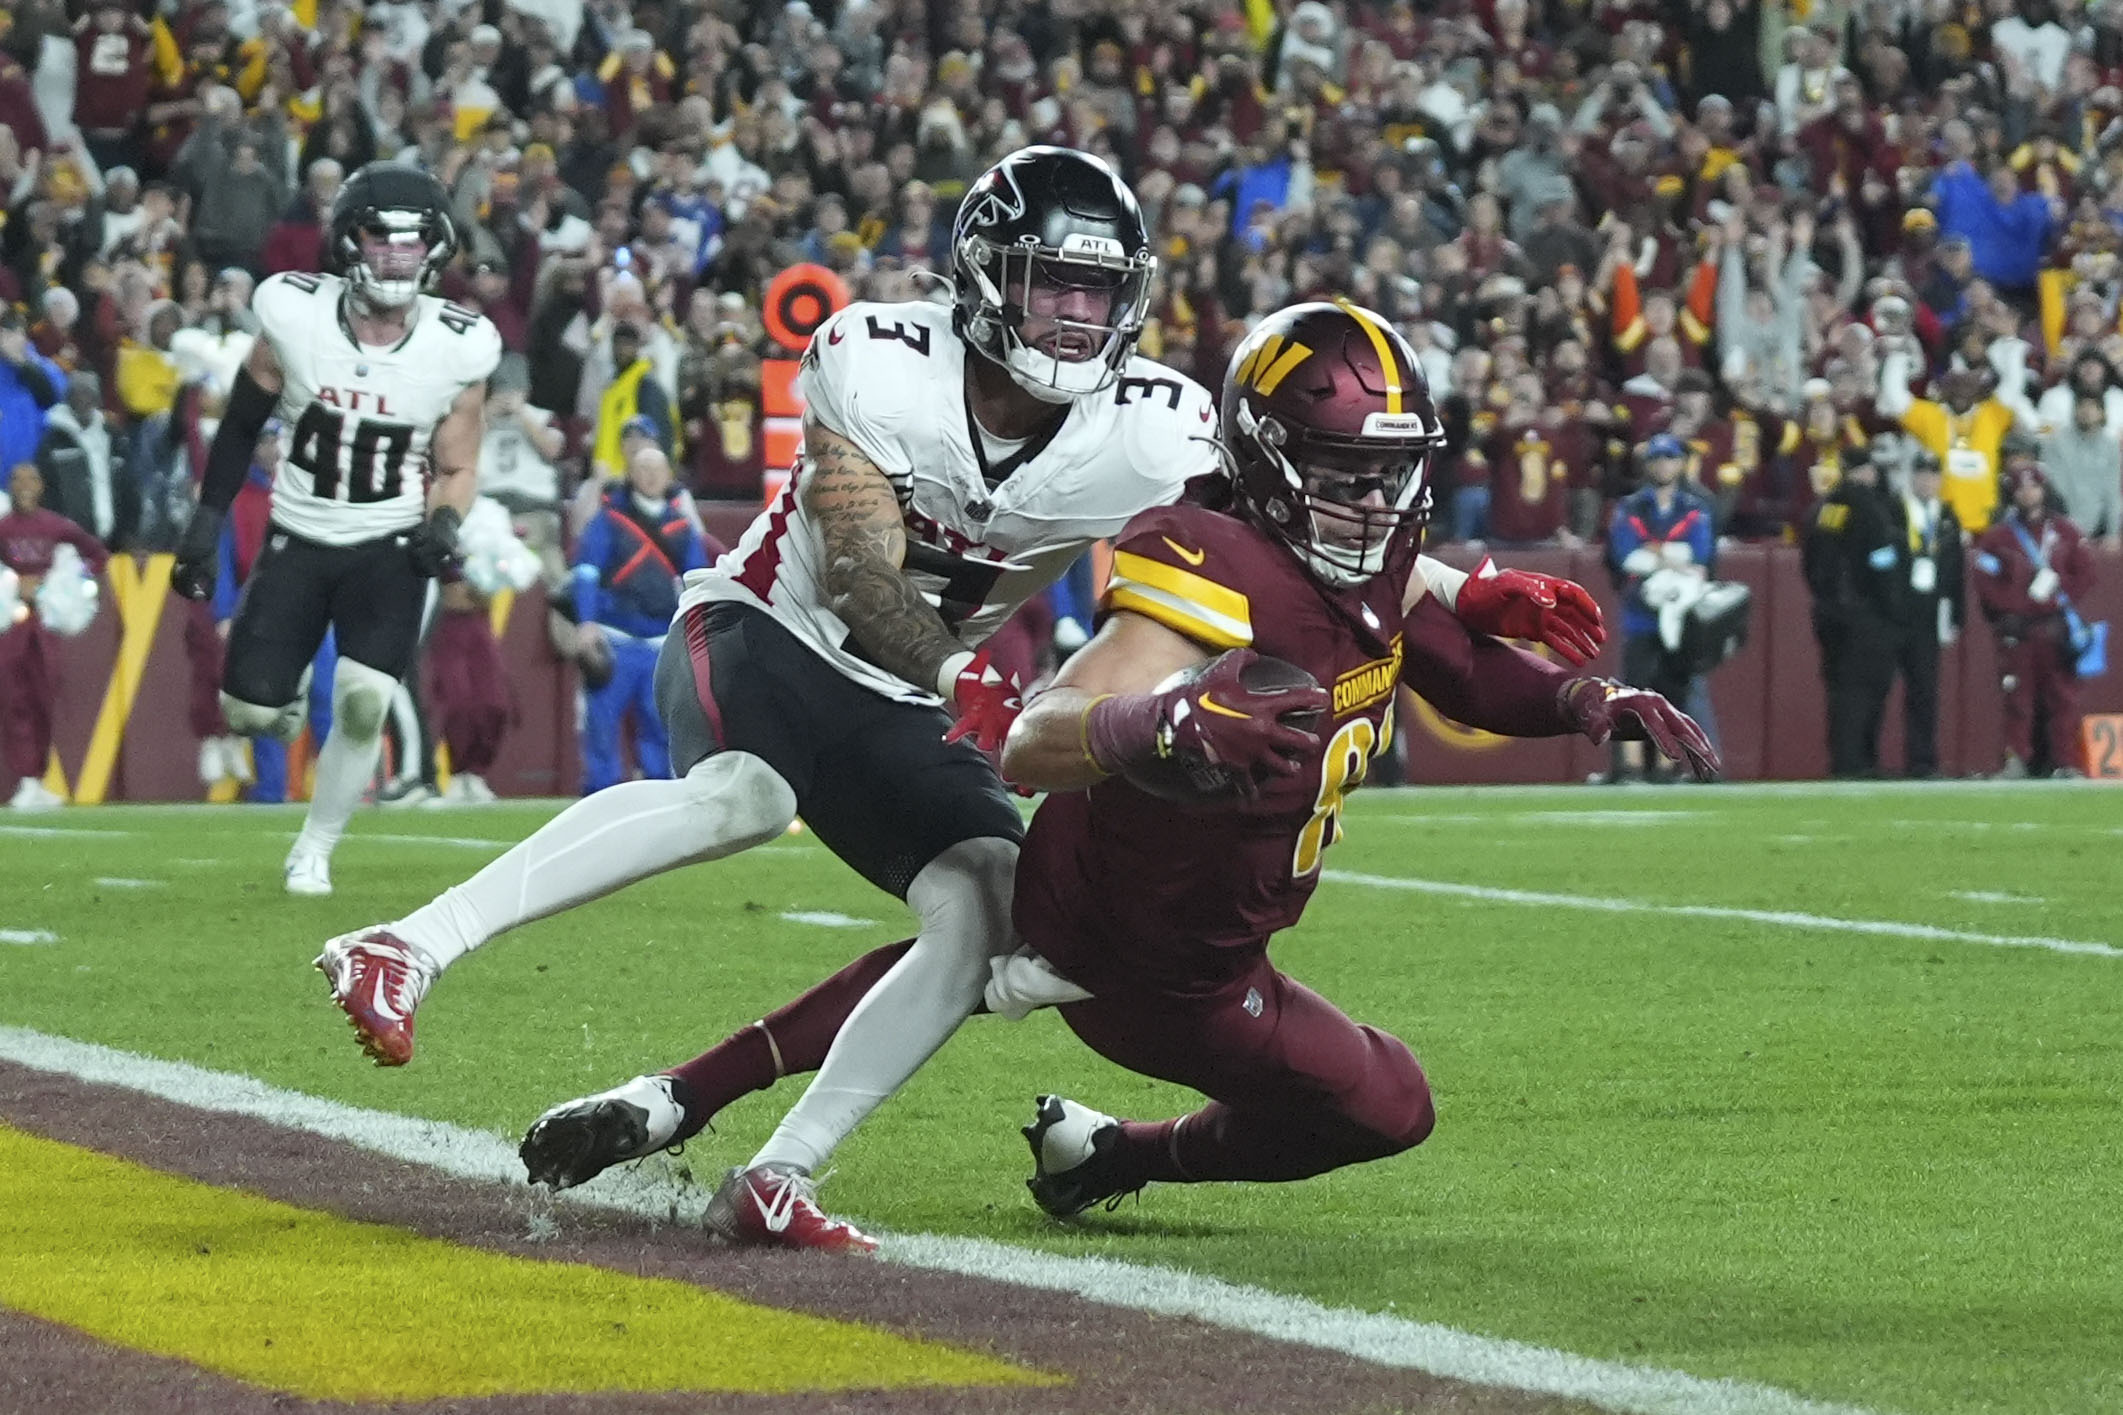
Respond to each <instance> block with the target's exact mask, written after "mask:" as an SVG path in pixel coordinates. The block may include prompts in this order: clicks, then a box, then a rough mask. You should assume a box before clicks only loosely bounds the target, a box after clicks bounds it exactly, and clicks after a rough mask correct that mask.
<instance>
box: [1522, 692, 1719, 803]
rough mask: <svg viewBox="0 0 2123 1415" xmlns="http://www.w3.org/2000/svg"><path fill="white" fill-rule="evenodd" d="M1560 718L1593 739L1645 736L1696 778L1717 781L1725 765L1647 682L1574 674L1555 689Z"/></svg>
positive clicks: (1691, 720)
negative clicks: (1631, 684)
mask: <svg viewBox="0 0 2123 1415" xmlns="http://www.w3.org/2000/svg"><path fill="white" fill-rule="evenodd" d="M1556 706H1557V708H1559V709H1560V710H1561V712H1562V714H1563V720H1564V721H1565V722H1568V723H1569V724H1570V725H1571V726H1572V727H1573V728H1575V729H1577V730H1578V731H1579V732H1582V733H1584V734H1585V736H1587V737H1589V738H1591V739H1592V741H1593V742H1594V743H1595V744H1597V743H1600V742H1604V741H1606V740H1607V739H1608V738H1609V737H1619V738H1620V739H1621V740H1623V741H1624V742H1649V743H1651V744H1652V745H1653V746H1655V747H1657V748H1658V749H1659V750H1660V751H1661V752H1664V753H1665V754H1666V755H1667V756H1669V757H1671V758H1672V759H1673V760H1675V761H1677V762H1686V763H1687V764H1688V769H1689V770H1690V771H1692V772H1694V773H1695V779H1696V780H1698V781H1715V780H1717V777H1718V770H1719V768H1720V767H1721V766H1722V765H1723V763H1721V762H1720V761H1719V760H1718V752H1717V748H1715V747H1713V746H1711V745H1710V739H1709V738H1708V737H1705V736H1704V735H1703V729H1702V728H1700V727H1698V726H1696V723H1695V719H1694V718H1692V717H1690V716H1689V715H1688V714H1687V713H1685V712H1682V711H1681V710H1680V709H1679V708H1677V707H1675V706H1674V705H1673V704H1672V703H1669V702H1667V701H1666V699H1665V698H1663V697H1661V696H1660V695H1659V694H1657V693H1654V692H1652V691H1651V690H1650V689H1648V688H1628V687H1624V686H1623V685H1622V684H1620V683H1617V682H1615V681H1614V680H1613V679H1612V678H1573V679H1571V680H1570V681H1569V682H1567V683H1565V684H1564V685H1563V686H1562V688H1561V689H1560V690H1558V692H1557V694H1556Z"/></svg>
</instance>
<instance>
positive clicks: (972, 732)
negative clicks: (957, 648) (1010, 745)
mask: <svg viewBox="0 0 2123 1415" xmlns="http://www.w3.org/2000/svg"><path fill="white" fill-rule="evenodd" d="M951 701H952V703H953V704H954V705H955V706H956V707H957V709H958V719H957V720H956V721H955V722H953V723H952V724H951V730H950V731H948V732H946V733H944V740H945V741H946V742H956V741H957V740H958V739H959V738H961V737H971V738H972V739H973V745H974V746H976V747H978V748H979V749H980V750H981V751H983V752H988V753H991V754H992V753H995V752H999V751H1001V750H1002V746H1003V738H1005V737H1007V736H1009V735H1010V724H1011V723H1013V722H1015V721H1017V715H1018V714H1019V713H1021V712H1023V711H1024V710H1025V694H1024V690H1023V689H1022V688H1020V687H1018V686H1017V675H1016V674H1014V673H1011V672H1009V671H1008V670H1006V669H1000V668H997V667H996V666H995V665H994V664H992V663H990V662H989V661H988V651H987V650H986V649H982V650H980V652H978V653H976V654H974V655H973V661H972V662H970V663H968V664H967V665H966V666H965V667H964V668H961V669H959V670H958V681H957V687H956V688H955V690H954V691H953V692H952V694H951Z"/></svg>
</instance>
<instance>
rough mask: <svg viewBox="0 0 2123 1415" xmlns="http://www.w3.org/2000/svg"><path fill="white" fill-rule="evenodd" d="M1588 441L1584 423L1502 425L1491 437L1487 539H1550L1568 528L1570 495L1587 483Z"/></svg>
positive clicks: (1589, 464)
mask: <svg viewBox="0 0 2123 1415" xmlns="http://www.w3.org/2000/svg"><path fill="white" fill-rule="evenodd" d="M1592 454H1593V441H1592V436H1591V430H1590V429H1589V428H1587V427H1586V426H1585V425H1584V424H1583V423H1564V424H1560V425H1558V426H1555V427H1542V426H1540V425H1538V424H1526V423H1519V424H1507V425H1506V426H1504V427H1501V428H1499V429H1498V430H1497V432H1496V434H1495V435H1494V436H1492V437H1491V439H1490V449H1489V538H1490V539H1491V540H1495V541H1503V542H1507V543H1516V544H1531V543H1533V542H1535V541H1545V540H1552V539H1554V537H1555V535H1556V533H1557V532H1558V531H1560V530H1562V529H1563V528H1564V527H1565V526H1566V525H1568V524H1569V520H1570V493H1571V491H1572V490H1574V489H1575V488H1577V487H1580V486H1584V485H1586V484H1587V482H1588V481H1589V480H1590V476H1591V471H1592Z"/></svg>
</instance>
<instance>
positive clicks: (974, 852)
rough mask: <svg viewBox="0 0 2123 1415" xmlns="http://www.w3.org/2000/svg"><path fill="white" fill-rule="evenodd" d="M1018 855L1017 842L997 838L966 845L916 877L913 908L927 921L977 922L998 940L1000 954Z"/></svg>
mask: <svg viewBox="0 0 2123 1415" xmlns="http://www.w3.org/2000/svg"><path fill="white" fill-rule="evenodd" d="M1017 850H1018V847H1017V842H1016V841H1014V840H1006V839H1004V838H1003V837H1001V836H996V835H984V836H978V837H975V838H974V839H972V840H961V841H959V842H958V843H957V844H956V845H953V846H952V847H951V848H949V849H948V850H945V851H944V852H943V853H942V854H940V855H938V856H937V857H936V858H935V859H933V860H931V861H930V862H929V863H928V864H926V865H924V866H923V867H922V869H921V873H919V874H917V875H915V876H914V882H913V884H912V885H911V886H909V887H908V889H907V903H908V905H910V906H911V907H912V908H913V910H914V912H915V913H917V914H919V915H921V916H922V918H923V920H924V921H925V922H932V923H940V922H943V921H946V920H956V919H959V918H965V917H970V918H974V919H977V920H978V927H979V928H980V929H981V930H982V931H983V932H986V933H992V934H994V935H996V940H995V942H996V951H998V952H1000V951H1004V948H1005V945H1006V943H1007V936H1008V934H1009V925H1010V897H1011V891H1012V889H1013V887H1014V885H1015V883H1016V879H1017Z"/></svg>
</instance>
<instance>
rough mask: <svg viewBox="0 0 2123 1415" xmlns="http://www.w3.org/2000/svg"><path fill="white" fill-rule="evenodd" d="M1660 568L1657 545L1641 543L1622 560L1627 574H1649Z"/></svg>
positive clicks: (1624, 572) (1623, 568)
mask: <svg viewBox="0 0 2123 1415" xmlns="http://www.w3.org/2000/svg"><path fill="white" fill-rule="evenodd" d="M1658 568H1659V552H1658V550H1657V548H1656V547H1654V546H1649V545H1640V546H1638V547H1637V548H1636V549H1635V550H1632V551H1630V552H1629V554H1628V555H1627V556H1625V557H1624V558H1623V560H1622V573H1623V574H1625V575H1648V574H1650V573H1651V572H1652V571H1654V570H1656V569H1658Z"/></svg>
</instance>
